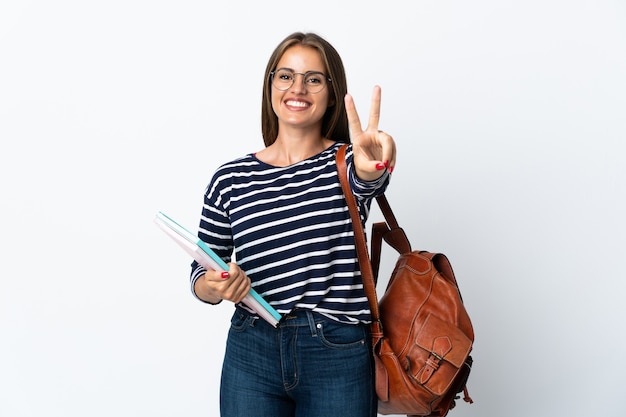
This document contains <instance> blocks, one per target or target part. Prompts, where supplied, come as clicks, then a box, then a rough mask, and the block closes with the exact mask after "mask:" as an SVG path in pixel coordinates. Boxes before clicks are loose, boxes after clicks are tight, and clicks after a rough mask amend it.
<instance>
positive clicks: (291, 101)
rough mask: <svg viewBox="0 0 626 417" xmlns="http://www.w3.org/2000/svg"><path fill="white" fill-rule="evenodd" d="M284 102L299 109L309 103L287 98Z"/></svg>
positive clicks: (307, 105)
mask: <svg viewBox="0 0 626 417" xmlns="http://www.w3.org/2000/svg"><path fill="white" fill-rule="evenodd" d="M285 104H286V105H288V106H290V107H299V108H301V109H303V108H305V107H309V103H305V102H303V101H293V100H288V101H286V102H285Z"/></svg>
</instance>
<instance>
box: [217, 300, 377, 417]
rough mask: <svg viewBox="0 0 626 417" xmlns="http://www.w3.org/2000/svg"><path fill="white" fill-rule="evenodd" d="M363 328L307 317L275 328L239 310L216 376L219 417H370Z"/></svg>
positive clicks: (300, 314) (303, 313)
mask: <svg viewBox="0 0 626 417" xmlns="http://www.w3.org/2000/svg"><path fill="white" fill-rule="evenodd" d="M373 384H374V383H373V366H372V355H371V343H370V339H369V327H368V326H367V325H351V324H341V323H337V322H335V321H332V320H330V319H327V318H325V317H324V316H322V315H319V314H317V313H313V312H311V311H307V310H297V311H296V312H294V313H291V314H289V315H287V316H286V317H284V318H283V320H282V321H281V323H280V324H279V327H278V328H274V327H272V326H270V325H269V324H268V323H266V322H265V320H263V319H254V318H252V317H251V316H249V315H248V314H247V313H246V312H245V311H243V310H240V309H237V310H236V312H235V314H234V315H233V317H232V320H231V328H230V331H229V333H228V341H227V344H226V354H225V359H224V364H223V369H222V382H221V391H220V407H221V416H222V417H340V416H341V417H376V404H377V402H376V396H375V393H374V385H373Z"/></svg>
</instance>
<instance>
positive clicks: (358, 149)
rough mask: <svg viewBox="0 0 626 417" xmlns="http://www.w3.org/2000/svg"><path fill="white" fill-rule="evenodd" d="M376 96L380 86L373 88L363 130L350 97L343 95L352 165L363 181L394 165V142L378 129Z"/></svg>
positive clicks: (378, 102)
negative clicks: (367, 116) (349, 133)
mask: <svg viewBox="0 0 626 417" xmlns="http://www.w3.org/2000/svg"><path fill="white" fill-rule="evenodd" d="M380 95H381V90H380V87H379V86H376V87H374V92H373V93H372V102H371V107H370V115H369V120H368V123H367V128H366V129H365V130H363V129H362V127H361V121H360V119H359V115H358V114H357V111H356V107H355V105H354V100H353V98H352V96H351V95H350V94H346V97H345V104H346V113H347V115H348V124H349V126H350V132H351V137H352V149H353V152H354V167H355V169H356V174H357V176H358V177H359V178H361V179H362V180H365V181H372V180H375V179H377V178H379V177H380V176H381V175H382V174H383V172H384V170H385V169H386V170H388V171H389V172H392V171H393V168H394V167H395V164H396V144H395V142H394V140H393V138H392V137H391V136H390V135H388V134H387V133H385V132H383V131H382V130H378V120H379V119H380Z"/></svg>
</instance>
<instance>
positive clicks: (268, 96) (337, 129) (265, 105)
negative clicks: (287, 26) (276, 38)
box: [261, 32, 350, 146]
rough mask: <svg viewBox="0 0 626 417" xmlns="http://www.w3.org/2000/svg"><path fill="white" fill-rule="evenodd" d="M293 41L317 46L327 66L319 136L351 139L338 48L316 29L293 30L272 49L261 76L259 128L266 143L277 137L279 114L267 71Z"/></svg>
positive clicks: (341, 140) (342, 139)
mask: <svg viewBox="0 0 626 417" xmlns="http://www.w3.org/2000/svg"><path fill="white" fill-rule="evenodd" d="M294 45H302V46H308V47H311V48H314V49H316V50H317V51H318V52H319V53H320V55H321V57H322V60H323V61H324V65H325V66H326V74H327V75H328V77H329V78H330V79H331V80H332V81H331V82H330V83H328V87H327V88H328V89H329V90H330V91H329V92H330V94H329V103H332V105H331V106H329V107H328V109H326V114H324V117H323V119H322V136H323V137H327V138H329V139H331V140H334V141H335V142H344V143H350V131H349V127H348V116H347V114H346V106H345V103H344V101H343V100H344V97H345V95H346V94H347V92H348V85H347V81H346V72H345V69H344V67H343V62H342V60H341V57H340V56H339V53H338V52H337V50H336V49H335V48H334V47H333V46H332V45H331V44H330V43H328V41H326V40H325V39H323V38H322V37H321V36H319V35H317V34H315V33H302V32H295V33H292V34H291V35H289V36H287V37H286V38H285V39H284V40H283V41H282V42H281V43H280V44H279V45H278V46H277V47H276V49H274V52H273V53H272V55H271V57H270V59H269V61H268V63H267V67H266V68H265V78H264V80H263V101H262V104H261V131H262V133H263V141H264V142H265V146H270V145H271V144H272V143H274V141H276V138H277V137H278V117H277V116H276V114H275V113H274V109H273V108H272V83H271V79H270V77H271V76H270V73H271V72H272V71H274V70H275V69H276V65H278V61H280V59H281V58H282V56H283V54H284V53H285V51H286V50H287V49H289V48H290V47H292V46H294Z"/></svg>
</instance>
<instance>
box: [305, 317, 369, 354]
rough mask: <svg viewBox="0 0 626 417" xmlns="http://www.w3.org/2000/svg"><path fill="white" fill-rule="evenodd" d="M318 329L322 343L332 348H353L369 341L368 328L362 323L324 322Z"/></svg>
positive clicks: (318, 325) (319, 324)
mask: <svg viewBox="0 0 626 417" xmlns="http://www.w3.org/2000/svg"><path fill="white" fill-rule="evenodd" d="M317 330H318V337H319V338H320V341H321V342H322V344H324V345H325V346H327V347H329V348H332V349H352V348H356V347H362V346H365V344H366V342H367V330H366V328H365V326H361V325H351V324H339V323H329V322H323V323H318V324H317Z"/></svg>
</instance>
